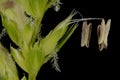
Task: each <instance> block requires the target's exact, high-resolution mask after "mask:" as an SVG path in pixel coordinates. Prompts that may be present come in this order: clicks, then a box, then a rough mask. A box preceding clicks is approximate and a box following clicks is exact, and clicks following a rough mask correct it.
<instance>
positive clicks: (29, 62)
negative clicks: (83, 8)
mask: <svg viewBox="0 0 120 80" xmlns="http://www.w3.org/2000/svg"><path fill="white" fill-rule="evenodd" d="M59 4H61V3H60V1H59V0H34V1H33V0H12V1H9V0H0V14H1V17H2V24H3V26H4V28H5V29H6V31H7V34H8V35H9V37H10V39H11V40H12V41H13V42H14V43H15V44H16V45H17V46H19V49H16V48H14V47H12V46H10V53H9V52H8V51H7V50H6V49H5V48H4V47H3V46H2V45H0V78H1V79H2V80H19V78H18V75H17V69H16V67H15V64H14V61H13V59H12V57H13V58H14V60H15V62H16V63H17V64H18V65H19V66H20V67H21V69H23V70H24V71H25V72H27V73H28V80H35V79H36V76H37V74H38V72H39V70H40V68H41V66H42V65H43V64H45V63H46V62H47V61H48V60H50V59H51V58H52V57H54V55H55V54H56V53H57V52H58V51H59V50H60V49H61V48H62V46H63V45H64V44H65V42H66V41H67V40H68V39H69V37H70V36H71V35H72V33H73V32H74V31H75V29H76V28H77V26H78V25H77V23H76V22H74V20H73V19H72V18H73V16H74V15H75V14H76V13H75V12H73V13H71V14H70V15H69V16H68V17H67V18H66V19H65V20H63V21H62V22H60V23H59V24H58V25H57V26H56V27H55V28H54V29H53V30H51V31H50V32H49V34H48V35H47V36H45V37H44V38H42V39H38V36H39V32H40V31H41V30H40V29H41V27H42V23H41V20H42V18H43V17H44V14H45V12H46V11H47V9H48V8H50V7H55V8H56V10H57V11H58V8H60V5H59ZM27 15H30V17H28V16H27ZM74 23H75V24H74ZM40 36H41V35H40ZM8 54H9V55H10V54H11V55H12V57H11V56H8ZM8 59H9V60H8ZM10 75H12V76H10ZM21 80H27V78H26V77H25V76H24V77H23V78H22V79H21Z"/></svg>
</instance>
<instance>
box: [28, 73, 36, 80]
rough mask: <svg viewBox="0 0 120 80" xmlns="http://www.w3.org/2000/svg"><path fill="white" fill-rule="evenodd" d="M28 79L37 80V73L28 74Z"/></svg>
mask: <svg viewBox="0 0 120 80" xmlns="http://www.w3.org/2000/svg"><path fill="white" fill-rule="evenodd" d="M28 80H36V75H33V74H29V75H28Z"/></svg>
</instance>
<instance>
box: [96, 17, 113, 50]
mask: <svg viewBox="0 0 120 80" xmlns="http://www.w3.org/2000/svg"><path fill="white" fill-rule="evenodd" d="M110 25H111V19H109V20H108V21H107V23H106V24H105V20H104V19H102V22H101V24H100V25H98V28H97V34H98V45H99V50H100V51H102V50H103V49H104V48H105V49H106V48H107V46H108V43H107V39H108V34H109V30H110Z"/></svg>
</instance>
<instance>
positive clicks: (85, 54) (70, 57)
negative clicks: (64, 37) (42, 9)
mask: <svg viewBox="0 0 120 80" xmlns="http://www.w3.org/2000/svg"><path fill="white" fill-rule="evenodd" d="M61 2H62V3H63V4H62V5H61V9H60V11H59V12H55V11H54V10H53V9H49V10H48V11H47V12H46V13H45V16H44V19H43V21H42V23H43V28H42V35H43V36H45V35H46V34H47V33H48V32H49V31H50V30H51V29H53V28H54V27H55V25H57V24H58V23H59V22H60V21H62V20H63V19H65V18H66V17H67V16H68V15H69V14H70V13H71V12H72V10H73V9H76V10H78V11H79V12H80V13H81V14H82V15H83V17H84V18H88V17H93V18H94V17H96V18H105V20H106V21H107V20H108V19H109V18H110V19H112V23H111V29H110V33H109V37H108V48H107V49H106V50H103V51H102V52H100V51H99V49H98V44H97V32H96V29H97V25H98V24H100V21H96V20H95V21H90V22H92V23H93V29H92V35H91V41H90V47H89V48H88V49H87V48H84V47H83V48H82V47H80V43H81V26H82V22H80V23H79V27H78V28H77V29H76V30H75V32H74V34H73V35H72V36H71V38H70V39H69V40H68V41H67V43H66V44H65V45H64V46H63V47H62V49H61V50H60V51H59V52H58V56H59V62H58V63H59V65H60V69H61V72H57V71H55V70H54V69H53V68H52V67H51V63H50V62H48V63H46V64H45V65H43V66H42V68H41V70H40V71H39V74H38V76H37V80H69V79H71V80H86V79H87V80H90V79H95V80H98V79H100V80H103V79H108V78H109V79H112V78H113V79H112V80H115V78H117V79H118V78H119V74H120V72H119V63H120V61H119V57H120V56H119V54H120V52H119V40H118V38H119V35H120V34H119V29H118V26H119V25H118V23H119V15H118V11H119V9H118V5H117V2H113V1H104V0H96V1H94V0H84V1H83V0H71V1H70V0H62V1H61ZM76 17H77V18H81V17H80V16H79V15H77V16H76ZM2 42H3V43H4V45H5V46H9V43H10V42H11V41H10V40H9V39H8V38H7V37H6V36H5V37H4V38H3V39H2ZM18 69H19V70H20V73H19V74H20V77H21V76H23V73H24V72H23V71H22V70H21V69H20V68H19V67H18ZM21 74H22V75H21Z"/></svg>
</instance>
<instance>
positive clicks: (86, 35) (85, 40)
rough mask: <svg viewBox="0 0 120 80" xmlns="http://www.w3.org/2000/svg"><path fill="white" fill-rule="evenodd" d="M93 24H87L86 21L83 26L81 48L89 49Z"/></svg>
mask: <svg viewBox="0 0 120 80" xmlns="http://www.w3.org/2000/svg"><path fill="white" fill-rule="evenodd" d="M91 30H92V23H89V24H87V22H86V21H84V22H83V25H82V35H81V47H84V46H86V47H87V48H88V47H89V42H90V37H91Z"/></svg>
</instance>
